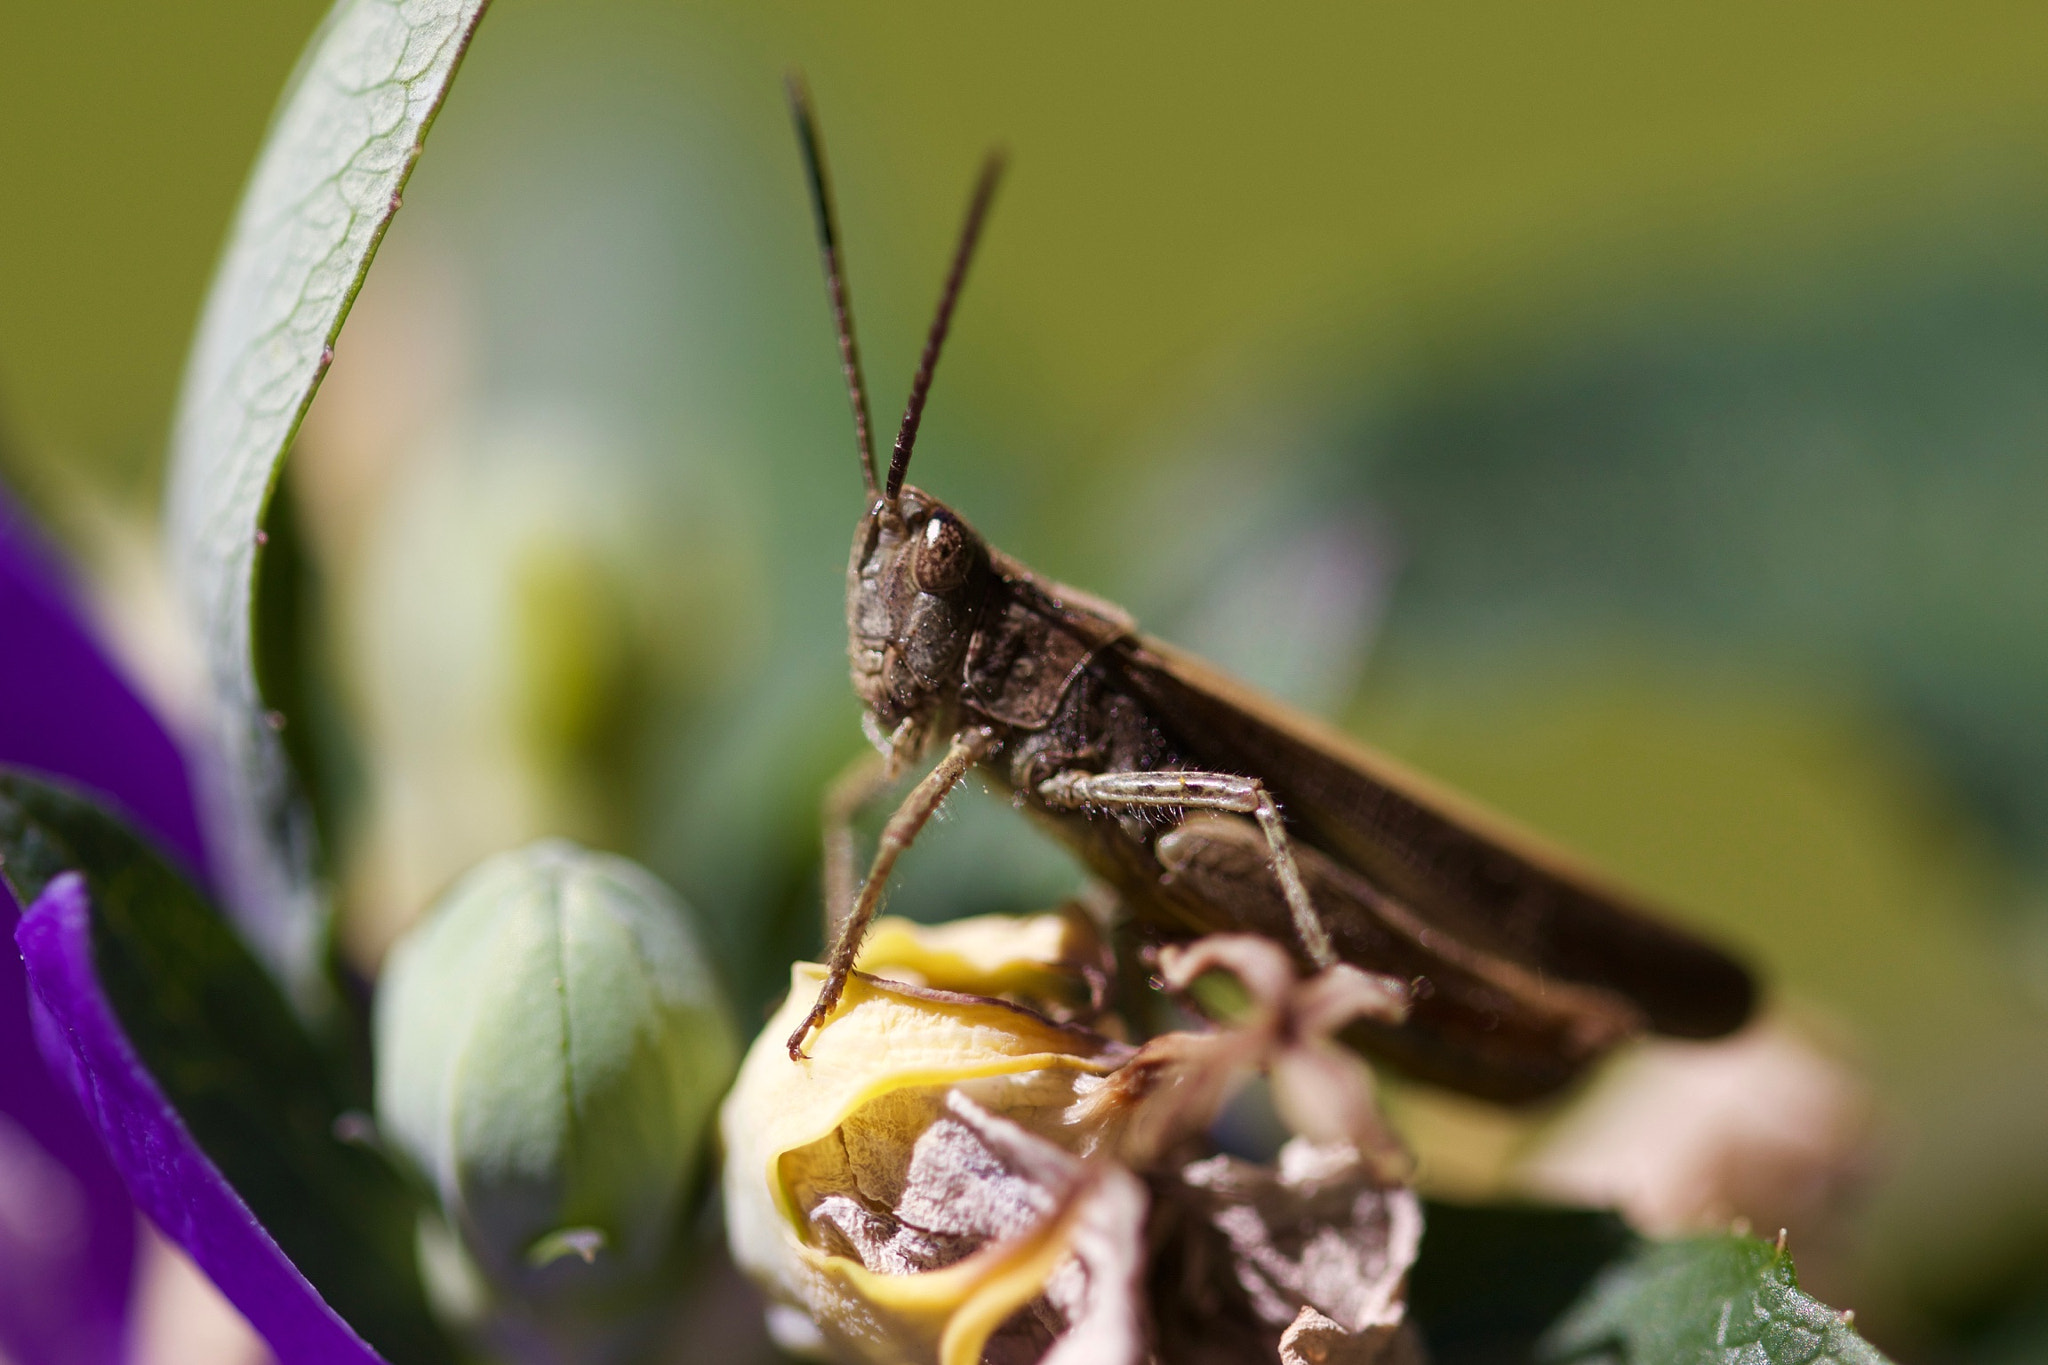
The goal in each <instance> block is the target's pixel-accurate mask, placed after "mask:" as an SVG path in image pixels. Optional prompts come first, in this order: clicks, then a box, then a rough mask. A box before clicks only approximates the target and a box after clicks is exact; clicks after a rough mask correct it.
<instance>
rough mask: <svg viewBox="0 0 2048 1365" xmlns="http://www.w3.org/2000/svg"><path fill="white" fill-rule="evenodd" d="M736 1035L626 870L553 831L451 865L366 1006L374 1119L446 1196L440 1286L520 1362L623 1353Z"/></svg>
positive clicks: (675, 933)
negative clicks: (437, 897)
mask: <svg viewBox="0 0 2048 1365" xmlns="http://www.w3.org/2000/svg"><path fill="white" fill-rule="evenodd" d="M737 1051H738V1047H737V1043H736V1041H735V1038H734V1035H733V1030H732V1025H731V1023H730V1022H729V1019H728V1016H727V1012H726V1007H725V1004H724V1001H723V999H722V998H721V996H720V994H719V991H718V988H717V986H716V983H715V982H714V981H713V979H712V977H711V974H710V972H709V969H708V968H707V966H706V960H705V956H704V953H703V950H702V949H701V948H700V946H699V944H698V942H697V940H696V936H695V935H694V934H693V933H692V931H691V927H690V924H689V922H688V918H687V915H686V912H685V911H684V909H683V907H682V906H681V905H680V904H679V903H678V902H677V900H676V899H675V897H674V896H673V895H671V894H670V893H669V892H668V891H667V889H666V888H664V887H663V886H662V885H661V884H660V883H659V882H658V881H656V880H655V879H654V878H653V877H652V876H650V875H649V874H648V873H646V872H645V871H643V870H641V869H640V868H639V867H637V866H635V865H634V864H632V863H630V862H627V861H626V860H624V859H622V858H616V857H611V856H608V855H605V854H599V853H592V852H589V851H586V850H584V849H581V848H578V847H576V846H575V845H572V844H568V843H563V842H557V841H550V842H544V843H540V844H535V845H532V846H530V847H528V848H524V849H520V850H518V851H515V852H511V853H505V854H500V855H499V856H497V857H494V858H491V859H489V860H487V861H486V862H484V863H482V864H481V865H479V866H478V867H476V868H475V869H474V870H472V871H471V872H470V873H469V874H468V875H467V876H465V877H463V878H462V880H461V881H459V882H458V883H457V884H456V885H455V886H454V887H453V888H452V889H451V890H450V891H449V892H448V893H447V895H446V896H445V897H444V898H443V900H442V902H441V904H440V905H439V906H438V907H437V908H436V909H435V911H434V912H433V913H432V914H431V915H430V916H429V917H428V918H427V919H426V920H424V921H423V922H422V923H421V924H420V925H419V927H417V928H416V929H414V930H413V931H412V932H411V933H410V934H409V935H408V936H407V937H406V938H405V939H403V940H402V941H401V942H400V943H399V944H398V946H397V947H396V948H395V949H394V950H393V952H392V954H391V958H390V961H389V963H388V965H387V968H386V970H385V973H384V976H383V979H382V981H381V983H380V985H379V990H378V997H377V1010H376V1054H377V1119H378V1127H379V1131H380V1132H381V1133H382V1135H383V1138H384V1141H385V1142H386V1143H387V1144H388V1145H389V1147H390V1148H392V1149H393V1150H394V1152H395V1153H396V1154H398V1155H399V1156H401V1157H402V1158H403V1159H404V1160H405V1161H407V1162H408V1163H409V1164H410V1165H411V1166H412V1167H413V1169H414V1170H415V1171H416V1172H417V1173H418V1174H419V1175H420V1177H421V1178H422V1179H423V1180H424V1181H425V1182H426V1183H427V1184H429V1185H431V1187H432V1189H433V1193H434V1196H435V1198H436V1200H437V1201H438V1204H439V1213H440V1219H439V1220H429V1221H428V1223H427V1224H426V1225H424V1226H423V1229H422V1262H423V1266H424V1267H425V1269H426V1271H427V1274H428V1277H429V1281H430V1287H432V1288H434V1289H435V1290H436V1291H437V1294H436V1297H437V1299H438V1301H440V1302H441V1303H442V1304H443V1306H444V1307H446V1308H450V1309H451V1310H452V1311H458V1312H461V1313H462V1314H463V1315H464V1316H469V1317H472V1318H475V1319H478V1321H476V1322H473V1323H472V1325H473V1326H475V1327H477V1328H478V1329H479V1330H481V1331H483V1332H484V1333H485V1334H486V1335H489V1336H491V1337H493V1338H494V1339H495V1340H496V1341H497V1343H498V1344H499V1346H500V1348H501V1349H506V1350H509V1351H511V1352H513V1353H514V1354H516V1355H518V1356H520V1357H521V1358H524V1359H529V1360H543V1359H554V1358H573V1359H579V1360H583V1359H599V1358H605V1357H611V1358H618V1357H620V1356H622V1355H630V1354H632V1350H631V1339H632V1337H633V1331H634V1327H633V1324H634V1323H635V1322H636V1321H638V1320H639V1318H640V1317H641V1316H642V1314H641V1309H642V1308H643V1307H645V1306H646V1305H648V1304H649V1303H651V1301H652V1300H653V1298H654V1297H655V1294H654V1291H656V1290H658V1289H660V1288H661V1287H662V1286H663V1284H664V1283H665V1279H666V1272H668V1271H670V1270H671V1269H672V1268H673V1267H674V1265H675V1263H676V1260H677V1257H678V1253H679V1250H680V1247H681V1240H680V1238H681V1232H682V1228H683V1219H684V1215H685V1214H686V1213H687V1212H688V1205H689V1202H690V1199H691V1196H692V1194H693V1193H694V1191H695V1187H696V1176H697V1173H698V1169H699V1162H700V1159H701V1155H702V1149H703V1146H704V1138H705V1130H706V1127H707V1125H708V1123H709V1120H710V1117H711V1111H712V1108H713V1106H715V1105H716V1104H717V1102H718V1097H719V1095H720V1093H721V1092H722V1091H723V1090H724V1089H725V1085H726V1082H727V1081H728V1079H730V1077H731V1075H732V1071H733V1066H734V1062H735V1060H736V1055H737ZM437 1224H438V1225H437ZM451 1233H452V1236H451V1235H450V1234H451Z"/></svg>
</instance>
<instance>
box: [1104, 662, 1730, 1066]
mask: <svg viewBox="0 0 2048 1365" xmlns="http://www.w3.org/2000/svg"><path fill="white" fill-rule="evenodd" d="M1112 648H1113V649H1114V650H1115V652H1116V653H1117V655H1118V656H1119V657H1118V660H1117V663H1118V664H1119V665H1120V666H1121V670H1122V671H1123V672H1124V674H1125V678H1126V681H1127V685H1128V686H1129V687H1130V688H1131V690H1132V691H1133V692H1134V693H1136V694H1137V695H1139V696H1140V697H1142V698H1143V699H1144V701H1145V702H1146V704H1147V706H1148V708H1149V709H1150V710H1151V712H1152V714H1153V716H1154V717H1155V718H1156V719H1157V720H1158V721H1159V722H1160V723H1162V724H1163V725H1165V726H1166V727H1168V728H1169V729H1170V730H1171V731H1172V733H1173V736H1174V738H1175V740H1176V741H1177V742H1179V743H1180V744H1182V745H1184V746H1185V749H1186V751H1187V752H1189V753H1192V754H1194V755H1195V756H1197V757H1198V758H1199V759H1200V761H1201V762H1202V763H1204V764H1205V765H1213V766H1214V767H1215V768H1216V769H1217V770H1218V771H1223V772H1237V773H1244V774H1247V775H1251V776H1256V777H1258V778H1260V779H1261V780H1262V781H1264V782H1265V783H1266V785H1267V787H1268V789H1269V790H1271V791H1272V793H1273V795H1274V797H1275V798H1276V799H1277V800H1278V801H1279V802H1280V806H1281V809H1282V811H1283V812H1284V814H1285V817H1286V820H1287V823H1288V827H1289V830H1290V832H1291V833H1293V834H1294V836H1295V838H1296V839H1297V841H1298V842H1299V843H1302V844H1306V845H1308V846H1310V847H1312V848H1314V849H1316V850H1318V851H1319V852H1320V853H1321V854H1323V855H1324V856H1325V857H1326V858H1327V859H1329V860H1330V861H1332V862H1334V863H1335V864H1338V865H1339V866H1340V868H1342V869H1344V870H1348V871H1349V872H1350V873H1353V874H1356V877H1357V878H1360V879H1362V880H1363V882H1364V883H1367V884H1369V892H1368V894H1369V893H1370V892H1377V893H1378V895H1379V896H1380V897H1381V898H1382V899H1383V900H1384V901H1385V902H1386V903H1387V904H1388V905H1390V906H1391V907H1393V910H1394V911H1395V913H1396V916H1397V917H1398V916H1399V915H1400V914H1402V913H1407V914H1410V915H1412V916H1413V917H1414V919H1415V920H1416V921H1417V922H1418V923H1419V925H1420V926H1422V929H1423V931H1424V932H1426V934H1427V935H1429V936H1434V937H1436V938H1437V939H1438V941H1439V945H1440V946H1441V945H1443V944H1455V945H1456V947H1457V953H1456V954H1454V956H1455V955H1473V957H1474V960H1475V961H1476V960H1478V959H1479V958H1485V959H1492V960H1496V961H1497V962H1498V963H1499V964H1500V967H1501V968H1502V980H1503V981H1506V980H1508V979H1511V978H1516V979H1520V980H1523V981H1525V982H1526V983H1527V984H1528V987H1529V988H1530V989H1534V990H1537V991H1539V992H1540V991H1543V990H1545V989H1548V990H1551V991H1552V992H1553V993H1574V992H1581V990H1582V988H1583V992H1591V993H1594V994H1589V995H1587V998H1588V999H1589V1000H1591V999H1593V998H1594V995H1595V994H1596V995H1597V996H1599V997H1605V998H1606V999H1608V1000H1610V1001H1613V1000H1616V999H1617V998H1618V1001H1625V1002H1626V1003H1627V1006H1628V1007H1630V1008H1632V1009H1633V1010H1634V1011H1636V1012H1638V1013H1639V1015H1640V1018H1641V1020H1642V1021H1643V1022H1645V1023H1647V1024H1648V1026H1649V1027H1650V1028H1652V1029H1654V1030H1656V1031H1657V1032H1660V1033H1666V1034H1672V1035H1675V1036H1678V1037H1684V1038H1711V1037H1716V1036H1719V1035H1721V1034H1724V1033H1728V1032H1731V1031H1732V1030H1734V1029H1736V1028H1738V1027H1740V1026H1741V1025H1742V1023H1743V1021H1744V1020H1746V1019H1747V1018H1748V1017H1749V1014H1750V1011H1751V1009H1752V1007H1753V1006H1754V1003H1755V997H1756V990H1755V986H1754V984H1753V983H1752V981H1751V979H1750V976H1749V973H1748V972H1747V971H1745V970H1744V969H1743V967H1742V966H1741V965H1740V964H1739V963H1737V962H1736V961H1735V960H1734V959H1733V958H1731V957H1729V956H1728V955H1727V954H1725V953H1723V952H1721V951H1720V950H1719V949H1717V948H1714V947H1713V946H1711V945H1709V944H1707V943H1705V942H1702V941H1701V940H1700V939H1698V938H1695V937H1694V936H1692V935H1691V934H1688V933H1686V932H1684V931H1682V930H1680V929H1677V928H1674V927H1672V926H1671V925H1669V924H1667V923H1664V922H1663V921H1661V920H1660V919H1658V918H1656V917H1655V916H1653V915H1651V914H1649V913H1647V912H1645V911H1644V910H1642V909H1640V908H1638V907H1637V906H1636V905H1635V904H1634V903H1633V902H1632V901H1631V900H1630V899H1629V898H1628V897H1627V896H1625V895H1623V894H1622V893H1619V892H1617V891H1615V890H1613V889H1611V888H1609V887H1607V886H1606V885H1604V884H1603V883H1602V882H1601V880H1600V879H1599V878H1598V877H1596V876H1595V875H1594V874H1592V873H1590V872H1588V871H1586V870H1585V869H1583V868H1580V867H1578V866H1576V865H1575V864H1574V863H1572V862H1571V861H1570V860H1569V859H1568V858H1567V857H1565V855H1563V854H1561V853H1559V852H1557V851H1555V850H1552V849H1549V848H1547V847H1545V846H1544V845H1543V844H1542V843H1541V842H1539V841H1538V840H1536V839H1535V838H1534V837H1532V836H1530V835H1528V834H1526V833H1524V832H1522V831H1520V830H1518V829H1516V828H1514V827H1512V826H1511V825H1509V824H1508V823H1507V822H1506V821H1505V820H1503V819H1501V818H1500V817H1499V816H1496V815H1494V814H1492V813H1491V812H1488V811H1484V810H1481V809H1479V808H1478V807H1476V806H1474V805H1473V804H1472V803H1471V802H1470V801H1468V800H1466V799H1465V798H1463V797H1460V796H1458V795H1456V794H1454V793H1451V792H1448V791H1446V790H1444V789H1442V788H1441V787H1439V786H1437V785H1436V784H1435V783H1433V782H1431V781H1429V780H1428V779H1426V778H1424V777H1421V776H1419V775H1418V774H1415V773H1413V772H1410V771H1408V770H1407V769H1405V768H1403V767H1402V766H1401V765H1399V764H1397V763H1395V762H1394V761H1393V760H1391V759H1389V758H1387V757H1385V756H1384V755H1381V754H1377V753H1375V752H1373V751H1372V750H1370V749H1368V748H1366V747H1365V746H1363V745H1361V744H1359V743H1357V742H1356V741H1353V740H1351V739H1349V738H1347V737H1345V736H1343V735H1341V734H1338V733H1337V732H1335V731H1334V730H1332V729H1330V728H1329V727H1327V726H1324V725H1322V724H1320V723H1318V722H1316V721H1314V720H1311V719H1310V718H1308V717H1307V716H1304V715H1302V714H1300V713H1299V712H1296V711H1294V710H1293V709H1291V708H1289V707H1287V706H1285V705H1283V704H1282V703H1280V702H1277V701H1274V700H1273V699H1271V698H1268V697H1265V696H1262V695H1260V694H1258V693H1257V692H1255V691H1253V690H1252V689H1250V688H1248V687H1246V686H1245V685H1244V684H1242V683H1239V682H1237V681H1235V680H1234V679H1231V678H1229V677H1226V676H1225V675H1223V674H1221V673H1219V672H1218V671H1217V670H1216V669H1214V668H1213V667H1211V666H1210V665H1208V664H1206V663H1204V662H1202V661H1201V660H1200V659H1197V658H1194V657H1193V656H1191V655H1189V654H1186V653H1184V652H1182V651H1180V650H1178V649H1175V648H1174V647H1172V646H1170V645H1167V644H1164V643H1163V642H1160V641H1157V640H1153V639H1150V638H1147V637H1143V636H1138V637H1133V638H1130V639H1127V640H1125V641H1123V642H1120V643H1119V644H1117V645H1115V646H1113V647H1112ZM1334 889H1335V888H1334V887H1333V890H1334ZM1274 894H1275V897H1276V899H1277V892H1275V893H1274ZM1337 898H1338V899H1339V900H1343V899H1346V897H1343V896H1339V897H1337ZM1351 899H1355V897H1352V898H1351ZM1362 965H1367V966H1370V965H1372V964H1370V963H1366V964H1362ZM1510 969H1511V970H1510ZM1567 988H1570V990H1569V991H1567ZM1418 1013H1424V1012H1418Z"/></svg>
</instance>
